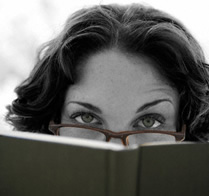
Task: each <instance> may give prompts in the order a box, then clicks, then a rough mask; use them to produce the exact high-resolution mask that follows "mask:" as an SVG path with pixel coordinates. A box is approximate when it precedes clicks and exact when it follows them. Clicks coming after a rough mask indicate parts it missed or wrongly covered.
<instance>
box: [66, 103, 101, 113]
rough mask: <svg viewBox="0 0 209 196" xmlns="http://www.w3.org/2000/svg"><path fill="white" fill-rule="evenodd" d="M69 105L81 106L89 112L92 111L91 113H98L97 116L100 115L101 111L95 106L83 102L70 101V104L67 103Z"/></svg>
mask: <svg viewBox="0 0 209 196" xmlns="http://www.w3.org/2000/svg"><path fill="white" fill-rule="evenodd" d="M70 103H75V104H78V105H81V106H83V107H85V108H87V109H89V110H92V111H94V112H96V113H98V114H102V111H101V110H100V109H99V108H98V107H96V106H94V105H92V104H90V103H85V102H80V101H70V102H68V104H70Z"/></svg>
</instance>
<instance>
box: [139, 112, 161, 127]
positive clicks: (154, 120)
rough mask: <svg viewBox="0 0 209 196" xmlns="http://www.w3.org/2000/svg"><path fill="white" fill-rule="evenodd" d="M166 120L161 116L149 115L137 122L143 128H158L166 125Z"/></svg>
mask: <svg viewBox="0 0 209 196" xmlns="http://www.w3.org/2000/svg"><path fill="white" fill-rule="evenodd" d="M164 121H165V119H164V118H163V117H162V116H159V115H157V116H156V115H148V116H144V117H142V118H141V119H140V120H138V121H137V125H135V126H140V127H143V128H157V127H159V126H160V125H162V124H163V123H164Z"/></svg>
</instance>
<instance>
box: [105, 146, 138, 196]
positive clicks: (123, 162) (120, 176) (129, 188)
mask: <svg viewBox="0 0 209 196" xmlns="http://www.w3.org/2000/svg"><path fill="white" fill-rule="evenodd" d="M138 158H139V149H134V150H126V151H119V152H115V151H108V155H107V162H108V163H107V195H108V196H127V195H128V196H136V194H137V192H138V187H137V186H138V168H139V167H138V166H139V165H138V163H139V159H138Z"/></svg>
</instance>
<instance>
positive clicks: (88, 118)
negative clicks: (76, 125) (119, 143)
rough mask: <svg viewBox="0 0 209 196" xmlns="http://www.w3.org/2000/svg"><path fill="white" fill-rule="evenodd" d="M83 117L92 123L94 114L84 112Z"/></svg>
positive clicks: (85, 120)
mask: <svg viewBox="0 0 209 196" xmlns="http://www.w3.org/2000/svg"><path fill="white" fill-rule="evenodd" d="M81 119H82V120H83V122H85V123H90V122H92V120H93V119H94V117H93V116H92V115H90V114H82V115H81Z"/></svg>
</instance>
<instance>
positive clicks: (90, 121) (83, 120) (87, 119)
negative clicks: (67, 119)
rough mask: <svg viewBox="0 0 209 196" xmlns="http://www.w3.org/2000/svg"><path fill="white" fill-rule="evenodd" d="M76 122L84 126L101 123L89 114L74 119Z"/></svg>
mask: <svg viewBox="0 0 209 196" xmlns="http://www.w3.org/2000/svg"><path fill="white" fill-rule="evenodd" d="M74 120H76V121H77V122H79V123H83V124H85V123H86V124H95V123H99V121H98V120H97V119H96V118H95V117H94V116H93V115H91V114H89V113H82V114H79V115H77V116H76V117H74Z"/></svg>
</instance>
